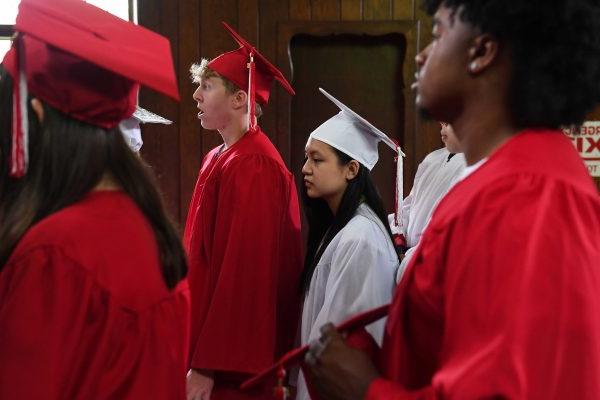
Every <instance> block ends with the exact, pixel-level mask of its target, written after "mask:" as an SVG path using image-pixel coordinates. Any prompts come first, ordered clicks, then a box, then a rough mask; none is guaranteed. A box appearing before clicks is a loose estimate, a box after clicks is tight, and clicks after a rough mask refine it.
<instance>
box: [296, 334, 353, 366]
mask: <svg viewBox="0 0 600 400" xmlns="http://www.w3.org/2000/svg"><path fill="white" fill-rule="evenodd" d="M333 340H343V337H342V335H341V334H340V333H339V332H338V331H337V330H336V329H335V326H334V325H333V324H331V323H328V324H325V325H323V326H322V327H321V337H320V338H319V339H315V340H313V341H311V342H310V343H309V349H308V352H307V353H306V356H305V357H304V362H305V363H306V364H308V365H310V366H311V367H315V366H317V365H318V364H319V359H320V358H321V356H322V355H323V353H324V352H325V350H327V347H328V346H329V344H330V343H331V342H332V341H333Z"/></svg>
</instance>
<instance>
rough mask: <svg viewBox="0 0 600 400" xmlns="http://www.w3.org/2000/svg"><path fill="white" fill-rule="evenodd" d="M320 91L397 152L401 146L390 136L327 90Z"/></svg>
mask: <svg viewBox="0 0 600 400" xmlns="http://www.w3.org/2000/svg"><path fill="white" fill-rule="evenodd" d="M319 90H320V91H321V93H323V94H324V95H325V97H327V98H328V99H329V100H331V102H332V103H333V104H335V105H336V106H337V107H338V108H339V109H340V110H342V111H343V112H345V113H347V114H349V115H350V116H352V117H353V118H355V119H356V120H358V121H360V122H361V123H362V124H364V125H365V126H366V127H367V128H369V131H370V132H371V133H372V134H373V135H375V136H377V137H379V138H380V139H381V141H382V142H384V143H385V144H387V145H388V146H389V147H390V148H391V149H392V150H394V151H396V150H397V149H398V148H399V146H398V145H396V143H394V141H393V140H392V139H390V138H389V137H388V135H386V134H385V133H383V132H382V131H381V130H379V129H377V127H375V126H374V125H373V124H372V123H370V122H369V121H367V120H366V119H364V118H363V117H361V116H360V115H359V114H358V113H356V112H355V111H354V110H352V109H351V108H350V107H348V106H347V105H345V104H344V103H342V102H341V101H339V100H338V99H336V98H335V97H333V96H332V95H331V94H329V93H327V91H326V90H325V89H323V88H319ZM400 152H401V154H402V156H404V153H403V152H402V150H400Z"/></svg>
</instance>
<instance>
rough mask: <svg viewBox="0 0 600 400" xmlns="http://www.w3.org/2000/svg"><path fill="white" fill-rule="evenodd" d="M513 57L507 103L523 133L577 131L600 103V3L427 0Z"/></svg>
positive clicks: (428, 5)
mask: <svg viewBox="0 0 600 400" xmlns="http://www.w3.org/2000/svg"><path fill="white" fill-rule="evenodd" d="M423 5H424V8H425V10H426V11H427V12H428V13H429V14H430V15H432V14H434V13H435V12H436V11H437V9H438V8H439V7H440V6H442V5H443V6H445V7H447V8H449V9H450V10H452V12H453V15H458V17H459V18H460V19H461V20H462V21H463V22H466V23H468V24H470V25H471V26H473V27H475V28H477V29H479V30H480V31H481V32H482V33H488V34H490V35H492V36H493V37H495V38H496V39H497V40H498V41H499V42H500V43H503V44H505V45H506V47H507V50H508V51H510V55H511V60H512V61H511V62H512V71H511V78H510V79H511V82H510V86H509V102H510V107H511V110H512V113H513V118H514V121H515V123H516V125H517V127H519V128H526V127H540V128H541V127H545V128H559V127H561V126H570V125H579V124H580V123H581V122H582V121H583V120H584V118H585V116H586V114H588V113H589V112H590V111H592V110H593V109H594V107H595V106H596V105H597V103H598V102H599V101H600V40H598V38H599V37H600V3H598V0H556V1H550V2H549V1H547V0H527V1H507V0H424V1H423Z"/></svg>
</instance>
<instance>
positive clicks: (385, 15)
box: [363, 0, 392, 21]
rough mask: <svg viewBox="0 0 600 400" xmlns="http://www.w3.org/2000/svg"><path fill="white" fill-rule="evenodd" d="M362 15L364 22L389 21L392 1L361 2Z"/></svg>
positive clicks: (364, 0)
mask: <svg viewBox="0 0 600 400" xmlns="http://www.w3.org/2000/svg"><path fill="white" fill-rule="evenodd" d="M363 15H364V19H365V20H375V21H384V20H391V19H392V0H363Z"/></svg>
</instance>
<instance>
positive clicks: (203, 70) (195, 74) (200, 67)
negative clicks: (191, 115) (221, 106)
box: [190, 58, 263, 119]
mask: <svg viewBox="0 0 600 400" xmlns="http://www.w3.org/2000/svg"><path fill="white" fill-rule="evenodd" d="M208 63H209V61H208V60H207V59H206V58H203V59H202V60H201V61H200V64H192V66H191V67H190V73H191V74H192V81H193V82H194V83H200V81H201V80H202V79H209V78H220V79H221V81H222V82H223V86H225V91H226V92H227V93H228V94H236V93H237V92H238V91H240V90H242V91H243V92H246V91H245V90H243V89H240V88H239V87H238V86H237V85H236V84H235V83H233V82H231V81H230V80H229V79H227V78H225V77H223V76H221V75H219V74H218V73H217V72H216V71H214V70H212V69H211V68H210V67H209V66H208ZM254 111H255V113H256V118H257V119H258V118H260V117H261V116H262V113H263V112H262V107H261V105H260V104H259V103H255V104H254Z"/></svg>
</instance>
